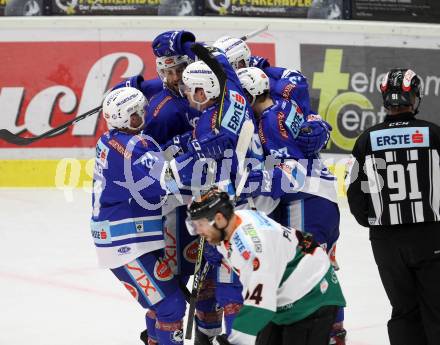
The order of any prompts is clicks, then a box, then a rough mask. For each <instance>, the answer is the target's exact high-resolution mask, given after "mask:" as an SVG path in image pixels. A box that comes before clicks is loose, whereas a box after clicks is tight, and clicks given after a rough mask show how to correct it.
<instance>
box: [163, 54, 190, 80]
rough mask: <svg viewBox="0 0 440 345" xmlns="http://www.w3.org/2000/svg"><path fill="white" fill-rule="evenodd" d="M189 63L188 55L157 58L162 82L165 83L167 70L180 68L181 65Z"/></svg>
mask: <svg viewBox="0 0 440 345" xmlns="http://www.w3.org/2000/svg"><path fill="white" fill-rule="evenodd" d="M188 63H189V59H188V57H187V56H186V55H174V56H161V57H158V58H156V70H157V74H158V75H159V77H160V79H162V81H165V79H166V77H165V73H164V70H166V69H167V68H173V67H176V66H179V65H181V64H185V65H187V64H188Z"/></svg>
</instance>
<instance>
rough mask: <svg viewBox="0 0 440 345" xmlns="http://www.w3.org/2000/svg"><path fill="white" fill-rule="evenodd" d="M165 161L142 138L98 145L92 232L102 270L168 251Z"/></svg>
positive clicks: (107, 138) (108, 139) (113, 136)
mask: <svg viewBox="0 0 440 345" xmlns="http://www.w3.org/2000/svg"><path fill="white" fill-rule="evenodd" d="M164 167H165V165H164V159H163V157H162V153H161V152H160V151H159V148H157V147H155V145H153V144H152V143H151V142H150V141H148V140H147V139H145V138H143V137H142V136H140V135H132V134H127V133H124V132H120V131H118V130H115V129H113V130H110V131H109V132H106V133H104V134H103V135H102V136H101V138H100V139H99V140H98V143H97V144H96V158H95V171H94V177H93V197H92V201H93V213H92V219H91V232H92V237H93V239H94V242H95V246H96V249H97V253H98V261H99V264H100V266H102V267H105V268H115V267H119V266H122V265H124V264H126V263H128V262H130V261H132V260H134V259H135V258H137V257H139V256H140V255H142V254H144V253H147V252H150V251H153V250H157V249H160V248H163V247H164V241H163V238H164V237H163V220H162V211H161V206H162V203H163V200H162V196H164V195H165V194H166V187H165V183H164V178H163V176H164Z"/></svg>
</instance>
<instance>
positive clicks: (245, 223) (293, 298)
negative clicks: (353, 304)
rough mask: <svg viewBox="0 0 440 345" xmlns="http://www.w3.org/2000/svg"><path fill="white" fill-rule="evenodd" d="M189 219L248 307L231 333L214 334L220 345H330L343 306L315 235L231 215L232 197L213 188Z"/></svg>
mask: <svg viewBox="0 0 440 345" xmlns="http://www.w3.org/2000/svg"><path fill="white" fill-rule="evenodd" d="M188 214H189V216H190V218H191V220H192V227H193V231H196V232H197V233H198V234H200V235H201V236H204V237H205V238H206V240H207V241H208V242H209V243H210V244H212V245H215V246H216V247H217V248H218V250H219V251H220V252H221V253H222V254H223V256H224V257H225V258H226V259H227V261H228V262H229V263H230V265H231V266H232V267H233V269H234V270H235V271H236V272H237V273H238V274H239V277H240V281H241V283H242V284H243V296H244V305H243V307H242V308H241V310H240V312H239V313H238V315H237V316H236V318H235V320H234V323H233V325H232V331H231V333H230V335H229V336H228V337H227V336H226V335H221V336H217V338H216V342H217V343H219V344H234V345H250V344H254V343H255V342H256V344H258V345H274V344H277V345H287V344H292V340H294V341H295V344H296V345H327V344H328V339H329V336H330V330H331V327H332V324H333V322H334V319H335V316H336V312H337V308H338V306H344V305H345V300H344V297H343V295H342V291H341V288H340V286H339V283H338V279H337V277H336V274H335V272H334V270H333V267H332V266H331V264H330V261H329V258H328V256H327V254H326V253H325V251H324V250H323V249H322V248H321V247H320V246H319V245H318V244H317V243H316V242H315V241H314V240H313V238H312V236H311V235H309V234H306V233H303V232H300V231H297V230H295V229H292V228H287V227H284V226H282V225H281V224H279V223H277V222H275V221H274V220H272V219H270V218H268V217H267V216H265V215H264V214H263V213H260V212H258V211H252V210H241V211H234V206H233V205H232V203H231V201H230V199H229V196H228V194H227V193H225V192H219V191H218V190H217V189H215V188H213V189H211V190H210V191H209V192H208V193H207V194H205V195H202V197H201V198H198V199H196V200H194V201H193V202H192V204H191V205H190V207H189V209H188ZM274 253H276V255H275V254H274ZM263 328H264V331H263V332H260V331H261V330H262V329H263ZM259 332H260V334H259ZM258 334H259V335H258ZM257 335H258V338H257Z"/></svg>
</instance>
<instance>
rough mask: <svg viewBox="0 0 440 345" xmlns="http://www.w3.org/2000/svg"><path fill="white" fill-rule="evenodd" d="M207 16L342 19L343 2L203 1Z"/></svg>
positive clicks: (326, 0)
mask: <svg viewBox="0 0 440 345" xmlns="http://www.w3.org/2000/svg"><path fill="white" fill-rule="evenodd" d="M202 1H204V14H205V15H207V16H224V15H227V16H242V17H254V16H258V17H288V18H320V19H342V17H343V0H313V1H312V0H202Z"/></svg>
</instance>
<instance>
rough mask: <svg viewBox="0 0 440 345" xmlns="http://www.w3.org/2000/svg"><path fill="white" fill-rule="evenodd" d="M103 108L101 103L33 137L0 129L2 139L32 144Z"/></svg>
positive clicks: (12, 142)
mask: <svg viewBox="0 0 440 345" xmlns="http://www.w3.org/2000/svg"><path fill="white" fill-rule="evenodd" d="M101 109H102V106H101V105H100V106H98V107H96V108H94V109H92V110H89V111H88V112H86V113H84V114H82V115H80V116H77V117H75V118H74V119H73V120H70V121H67V122H66V123H63V124H62V125H61V126H58V127H56V128H52V129H51V130H48V131H47V132H44V133H43V134H40V135H37V136H35V137H32V138H23V137H20V136H19V135H17V134H14V133H12V132H11V131H8V130H7V129H0V139H3V140H4V141H6V142H8V143H10V144H15V145H20V146H25V145H29V144H32V143H34V142H36V141H39V140H41V139H44V138H47V137H50V136H52V135H56V134H59V133H60V132H61V131H63V130H65V129H66V128H67V127H69V126H70V125H72V124H74V123H75V122H78V121H81V120H83V119H85V118H86V117H89V116H91V115H93V114H96V113H97V112H99V111H101Z"/></svg>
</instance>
